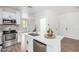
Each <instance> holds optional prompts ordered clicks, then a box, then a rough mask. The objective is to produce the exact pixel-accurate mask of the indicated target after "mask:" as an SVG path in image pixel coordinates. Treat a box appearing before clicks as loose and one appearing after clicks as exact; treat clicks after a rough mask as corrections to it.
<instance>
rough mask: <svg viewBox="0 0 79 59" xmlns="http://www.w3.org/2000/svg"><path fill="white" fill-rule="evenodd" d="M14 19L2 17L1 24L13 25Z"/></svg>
mask: <svg viewBox="0 0 79 59" xmlns="http://www.w3.org/2000/svg"><path fill="white" fill-rule="evenodd" d="M15 24H16V20H15V19H3V25H15Z"/></svg>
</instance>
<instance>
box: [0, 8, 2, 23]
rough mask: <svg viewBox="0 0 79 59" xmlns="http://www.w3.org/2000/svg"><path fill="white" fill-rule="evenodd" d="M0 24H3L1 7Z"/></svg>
mask: <svg viewBox="0 0 79 59" xmlns="http://www.w3.org/2000/svg"><path fill="white" fill-rule="evenodd" d="M0 24H2V9H0Z"/></svg>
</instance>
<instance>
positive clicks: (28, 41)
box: [26, 35, 33, 52]
mask: <svg viewBox="0 0 79 59" xmlns="http://www.w3.org/2000/svg"><path fill="white" fill-rule="evenodd" d="M26 49H27V51H28V52H33V38H32V37H31V36H29V35H26Z"/></svg>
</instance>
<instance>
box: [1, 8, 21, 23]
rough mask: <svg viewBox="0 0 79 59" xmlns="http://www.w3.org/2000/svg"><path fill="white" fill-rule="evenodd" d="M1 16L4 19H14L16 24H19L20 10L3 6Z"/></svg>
mask: <svg viewBox="0 0 79 59" xmlns="http://www.w3.org/2000/svg"><path fill="white" fill-rule="evenodd" d="M2 18H4V19H9V20H10V19H11V20H12V19H15V20H16V23H17V24H20V12H19V11H17V10H14V9H11V8H10V9H8V8H3V9H2Z"/></svg>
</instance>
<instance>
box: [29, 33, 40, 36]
mask: <svg viewBox="0 0 79 59" xmlns="http://www.w3.org/2000/svg"><path fill="white" fill-rule="evenodd" d="M29 35H31V36H39V34H38V33H29Z"/></svg>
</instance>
